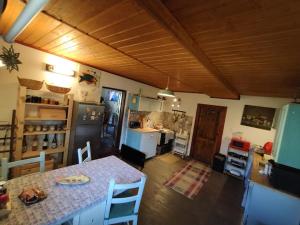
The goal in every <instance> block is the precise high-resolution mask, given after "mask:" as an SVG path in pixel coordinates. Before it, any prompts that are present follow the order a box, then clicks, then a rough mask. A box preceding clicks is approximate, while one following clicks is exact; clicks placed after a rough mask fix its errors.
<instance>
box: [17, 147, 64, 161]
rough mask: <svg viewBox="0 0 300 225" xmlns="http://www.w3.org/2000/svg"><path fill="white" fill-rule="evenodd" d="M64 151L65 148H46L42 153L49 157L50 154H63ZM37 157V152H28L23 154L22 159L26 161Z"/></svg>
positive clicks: (38, 152) (38, 153)
mask: <svg viewBox="0 0 300 225" xmlns="http://www.w3.org/2000/svg"><path fill="white" fill-rule="evenodd" d="M65 149H66V148H65V147H63V146H61V147H58V148H54V149H53V148H48V149H45V150H43V151H45V153H46V155H51V154H55V153H63V152H64V151H65ZM39 155H40V151H39V150H36V151H33V150H28V151H26V152H24V153H23V155H22V158H23V159H27V158H32V157H38V156H39Z"/></svg>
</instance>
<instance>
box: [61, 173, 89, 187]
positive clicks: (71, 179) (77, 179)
mask: <svg viewBox="0 0 300 225" xmlns="http://www.w3.org/2000/svg"><path fill="white" fill-rule="evenodd" d="M90 180H91V179H90V178H89V177H88V176H85V175H78V176H68V177H62V178H59V179H58V180H57V181H56V183H58V184H64V185H77V184H86V183H88V182H90Z"/></svg>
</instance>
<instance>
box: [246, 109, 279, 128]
mask: <svg viewBox="0 0 300 225" xmlns="http://www.w3.org/2000/svg"><path fill="white" fill-rule="evenodd" d="M275 112H276V109H275V108H268V107H261V106H253V105H245V107H244V112H243V116H242V121H241V125H244V126H249V127H256V128H259V129H264V130H271V127H272V124H273V119H274V115H275Z"/></svg>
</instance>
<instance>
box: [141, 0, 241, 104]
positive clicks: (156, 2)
mask: <svg viewBox="0 0 300 225" xmlns="http://www.w3.org/2000/svg"><path fill="white" fill-rule="evenodd" d="M136 2H137V3H138V4H139V5H140V6H141V7H142V8H143V9H145V10H146V11H147V12H148V13H149V14H151V15H152V17H153V18H154V19H156V20H157V21H158V22H159V23H160V24H161V25H162V26H164V27H165V28H166V29H167V30H169V31H170V33H171V34H172V35H173V36H174V37H175V38H176V39H177V40H178V41H179V42H180V43H181V44H182V45H183V46H184V47H185V48H186V49H187V50H188V51H190V52H191V53H192V54H193V55H194V56H195V57H196V59H197V60H198V61H199V62H200V63H201V64H202V65H203V66H204V67H205V68H206V69H207V70H208V71H209V72H210V73H212V75H213V76H214V77H215V78H216V79H217V80H218V81H219V82H221V83H222V84H223V85H224V86H225V88H226V89H227V90H228V91H229V92H230V93H231V95H232V98H233V99H239V98H240V95H239V93H238V92H237V91H236V90H235V88H234V87H232V86H231V84H230V83H229V82H228V81H227V80H226V79H225V78H224V77H223V75H222V73H221V72H220V71H219V70H218V68H217V67H216V66H215V65H214V64H213V63H212V62H211V61H210V59H209V58H208V57H207V55H206V54H205V52H204V51H203V50H202V49H201V48H200V46H199V45H198V44H197V43H196V41H194V40H193V38H192V37H191V36H190V35H189V34H188V33H187V31H186V30H185V29H184V28H183V26H182V25H181V24H180V23H179V22H178V20H177V19H176V18H175V17H174V15H173V14H172V13H171V12H170V11H169V9H168V8H167V7H166V6H165V5H164V4H163V3H162V1H161V0H136Z"/></svg>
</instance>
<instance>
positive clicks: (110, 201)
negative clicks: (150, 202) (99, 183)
mask: <svg viewBox="0 0 300 225" xmlns="http://www.w3.org/2000/svg"><path fill="white" fill-rule="evenodd" d="M145 182H146V177H142V178H141V180H140V181H139V182H136V183H132V184H116V183H115V181H114V180H111V181H110V183H109V189H108V197H107V201H106V208H105V214H104V225H108V224H116V223H122V222H127V223H128V222H129V221H132V224H133V225H137V220H138V211H139V207H140V203H141V200H142V195H143V191H144V186H145ZM132 189H138V192H137V194H131V193H130V192H128V191H126V190H132ZM114 191H116V192H117V193H119V192H120V191H126V192H124V193H126V194H124V195H125V197H123V196H122V195H120V196H114Z"/></svg>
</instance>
